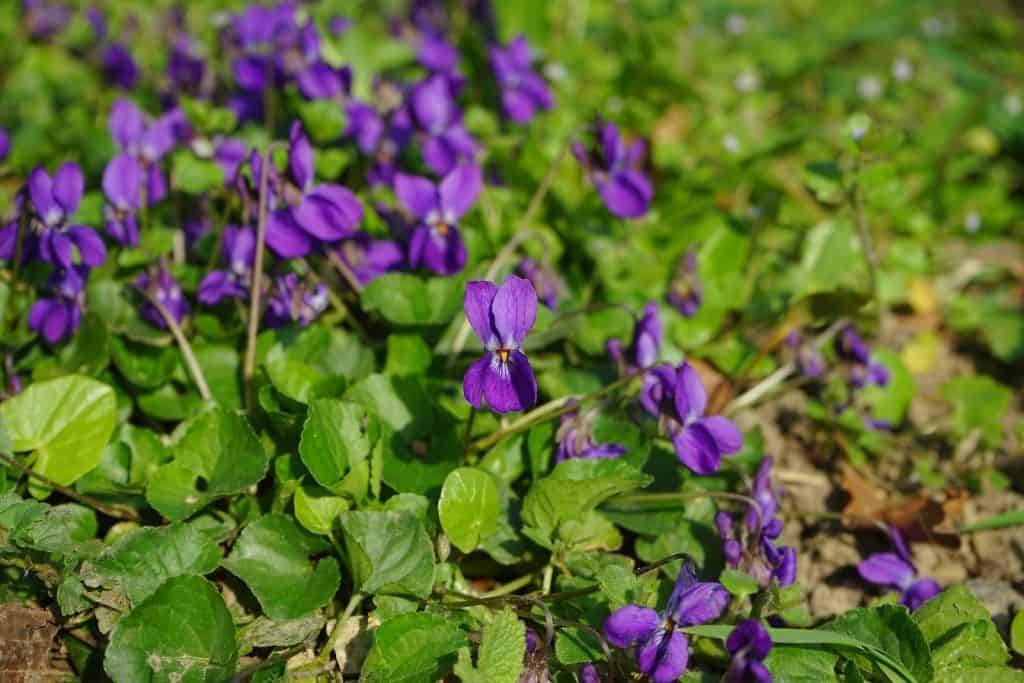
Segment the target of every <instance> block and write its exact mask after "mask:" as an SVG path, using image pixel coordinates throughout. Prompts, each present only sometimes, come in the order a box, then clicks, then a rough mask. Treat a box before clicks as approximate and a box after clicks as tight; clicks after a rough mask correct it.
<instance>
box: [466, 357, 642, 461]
mask: <svg viewBox="0 0 1024 683" xmlns="http://www.w3.org/2000/svg"><path fill="white" fill-rule="evenodd" d="M648 369H649V368H642V369H640V370H634V371H633V372H631V373H629V374H628V375H625V376H623V377H621V378H620V379H618V380H616V381H614V382H612V383H611V384H609V385H607V386H604V387H601V388H600V389H598V390H597V391H592V392H590V393H589V394H584V395H583V396H577V397H572V396H564V397H562V398H556V399H554V400H552V401H548V402H547V403H545V404H544V405H541V406H537V407H536V408H534V409H533V410H531V411H530V412H528V413H526V414H525V415H523V416H521V417H520V418H519V419H518V420H513V421H512V422H510V423H509V424H508V425H507V426H504V427H502V428H501V429H499V430H498V431H496V432H494V433H492V434H489V435H488V436H485V437H482V438H480V439H477V440H476V441H474V442H473V443H472V444H470V448H471V449H472V450H474V451H485V450H487V449H488V448H490V447H492V446H494V445H495V444H497V443H499V442H500V441H502V440H503V439H505V438H506V437H509V436H513V435H515V434H518V433H520V432H525V431H526V430H527V429H529V428H530V427H532V426H534V425H535V424H539V423H541V422H544V421H546V420H553V419H554V418H556V417H560V416H561V415H564V414H565V413H568V412H570V411H573V410H576V409H577V408H579V407H580V405H582V404H584V403H589V402H590V401H596V400H597V399H599V398H602V397H604V396H607V395H608V394H610V393H612V392H614V391H615V390H617V389H620V388H622V387H624V386H626V385H627V384H629V383H630V382H632V381H633V380H634V379H636V378H637V377H640V376H642V375H643V374H644V373H645V372H647V370H648ZM571 398H576V401H575V402H574V401H570V400H569V399H571Z"/></svg>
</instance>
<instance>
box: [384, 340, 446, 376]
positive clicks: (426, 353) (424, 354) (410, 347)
mask: <svg viewBox="0 0 1024 683" xmlns="http://www.w3.org/2000/svg"><path fill="white" fill-rule="evenodd" d="M433 359H434V355H433V353H432V352H431V350H430V346H428V345H427V342H425V341H424V340H423V337H421V336H419V335H416V334H391V335H388V356H387V362H386V364H385V366H384V371H385V372H386V373H387V374H389V375H422V374H423V373H425V372H426V371H427V368H429V367H430V363H431V361H432V360H433Z"/></svg>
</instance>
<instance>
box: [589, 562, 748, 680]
mask: <svg viewBox="0 0 1024 683" xmlns="http://www.w3.org/2000/svg"><path fill="white" fill-rule="evenodd" d="M729 600H730V598H729V591H727V590H726V589H725V587H724V586H722V585H721V584H720V583H717V582H705V581H699V580H698V579H697V575H696V573H695V572H694V570H693V564H692V563H691V562H688V561H687V562H683V565H682V567H681V568H680V570H679V577H678V578H677V579H676V582H675V586H674V587H673V588H672V594H671V595H670V596H669V599H668V602H667V603H666V604H665V608H664V609H663V610H662V611H661V612H660V613H659V612H657V611H656V610H653V609H651V608H650V607H641V606H640V605H626V606H625V607H620V608H619V609H617V610H615V611H614V612H612V614H611V616H609V617H608V618H607V619H606V620H605V622H604V636H605V638H607V639H608V642H609V643H611V644H612V645H614V646H615V647H620V648H628V647H631V646H633V645H634V644H635V645H636V663H637V669H638V670H639V671H640V672H641V673H644V674H647V675H648V676H650V678H651V680H652V681H654V683H672V682H673V681H675V680H676V679H678V678H679V677H680V676H682V675H683V673H684V672H685V671H686V665H687V662H688V660H689V657H690V641H689V638H688V637H687V636H686V634H684V633H682V632H681V631H679V630H677V627H678V626H695V625H697V624H706V623H708V622H709V621H714V620H715V619H718V618H719V617H721V616H722V614H723V613H724V612H725V608H726V606H727V605H728V604H729Z"/></svg>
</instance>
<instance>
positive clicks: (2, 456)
mask: <svg viewBox="0 0 1024 683" xmlns="http://www.w3.org/2000/svg"><path fill="white" fill-rule="evenodd" d="M0 461H3V463H4V465H6V466H7V467H11V468H13V469H16V470H18V471H19V472H21V473H22V474H25V475H28V476H29V477H32V478H33V479H36V480H38V481H39V482H41V483H43V484H45V485H46V486H49V487H50V488H51V489H53V490H54V491H57V492H58V493H60V494H61V495H64V496H67V497H68V498H70V499H71V500H74V501H76V502H78V503H81V504H82V505H85V506H86V507H90V508H92V509H93V510H95V511H96V512H99V513H102V514H104V515H106V516H107V517H113V518H114V519H120V520H126V521H137V520H138V519H139V513H138V511H137V510H135V509H133V508H130V507H126V506H123V505H107V504H106V503H101V502H99V501H98V500H96V499H95V498H90V497H89V496H86V495H83V494H81V493H79V492H78V491H75V490H74V489H70V488H68V487H67V486H64V485H62V484H58V483H57V482H55V481H54V480H53V479H50V478H49V477H47V476H46V475H45V474H39V473H38V472H36V471H35V470H33V469H32V468H31V467H27V466H26V465H23V464H22V463H20V462H18V460H17V459H16V458H14V457H12V456H10V455H8V454H6V453H0Z"/></svg>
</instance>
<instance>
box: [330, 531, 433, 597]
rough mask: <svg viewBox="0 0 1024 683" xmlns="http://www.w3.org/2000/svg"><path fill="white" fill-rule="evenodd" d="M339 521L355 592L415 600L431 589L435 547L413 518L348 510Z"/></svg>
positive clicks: (425, 594)
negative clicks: (408, 597)
mask: <svg viewBox="0 0 1024 683" xmlns="http://www.w3.org/2000/svg"><path fill="white" fill-rule="evenodd" d="M339 519H340V521H341V527H342V530H343V536H344V540H345V549H346V551H347V554H348V559H349V563H350V564H351V570H352V575H353V578H354V579H355V582H356V590H358V591H359V592H361V593H368V594H369V593H385V594H389V595H407V596H413V597H418V598H425V597H427V596H428V595H430V593H431V592H432V591H433V590H434V547H433V544H432V543H431V542H430V537H429V536H427V532H426V531H425V530H424V529H423V524H422V523H421V522H420V520H419V519H417V518H416V517H415V516H414V515H412V514H411V513H408V512H379V511H350V512H343V513H341V515H340V517H339Z"/></svg>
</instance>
